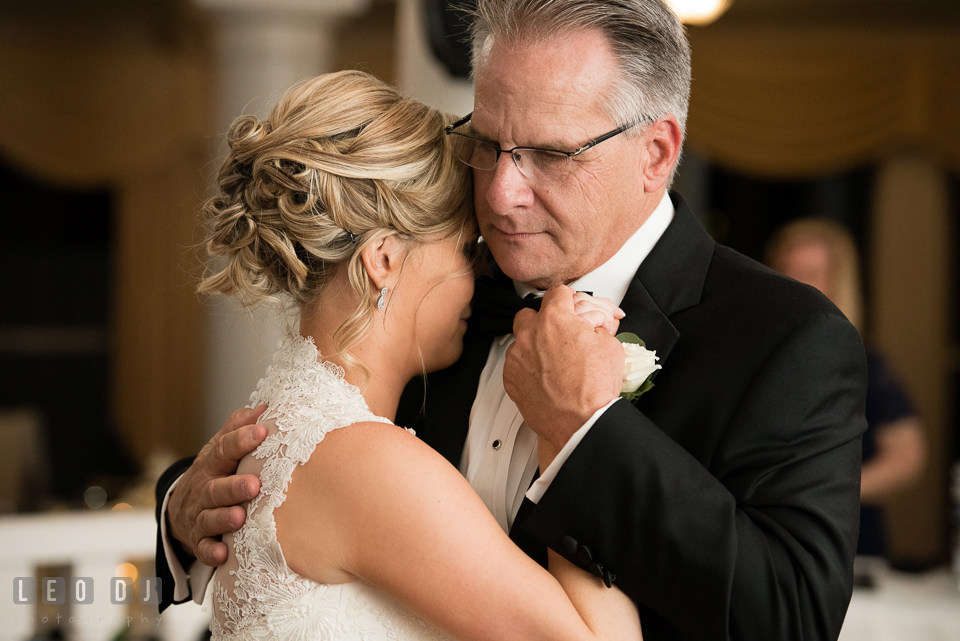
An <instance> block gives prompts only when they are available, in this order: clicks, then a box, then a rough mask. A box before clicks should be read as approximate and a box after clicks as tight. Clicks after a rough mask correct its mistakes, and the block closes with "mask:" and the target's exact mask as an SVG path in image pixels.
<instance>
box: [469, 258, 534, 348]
mask: <svg viewBox="0 0 960 641" xmlns="http://www.w3.org/2000/svg"><path fill="white" fill-rule="evenodd" d="M542 300H543V299H542V298H540V297H538V296H533V295H529V296H527V297H526V298H520V296H518V295H517V290H516V289H514V286H513V281H512V280H510V279H509V278H507V277H506V276H505V275H504V274H503V272H500V271H499V270H496V273H495V274H494V276H493V277H491V276H481V277H480V278H478V279H477V282H476V285H475V287H474V290H473V302H472V308H473V310H472V311H473V315H472V316H471V317H470V325H471V326H473V327H474V328H475V329H476V330H477V331H478V332H480V333H481V334H482V335H484V336H503V335H505V334H510V333H512V332H513V317H514V316H516V315H517V312H519V311H520V310H521V309H524V308H529V309H533V310H537V311H540V303H541V301H542Z"/></svg>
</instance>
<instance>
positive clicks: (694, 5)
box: [667, 0, 733, 26]
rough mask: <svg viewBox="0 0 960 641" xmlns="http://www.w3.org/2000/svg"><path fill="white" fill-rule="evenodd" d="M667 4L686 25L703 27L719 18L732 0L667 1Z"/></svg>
mask: <svg viewBox="0 0 960 641" xmlns="http://www.w3.org/2000/svg"><path fill="white" fill-rule="evenodd" d="M667 4H669V5H670V6H671V7H673V10H674V11H676V12H677V15H678V16H680V19H681V20H683V21H684V22H686V23H687V24H695V25H700V26H703V25H707V24H710V23H711V22H713V21H714V20H716V19H717V18H719V17H720V16H721V15H722V14H723V12H724V11H726V10H727V9H728V8H730V5H731V4H733V0H667Z"/></svg>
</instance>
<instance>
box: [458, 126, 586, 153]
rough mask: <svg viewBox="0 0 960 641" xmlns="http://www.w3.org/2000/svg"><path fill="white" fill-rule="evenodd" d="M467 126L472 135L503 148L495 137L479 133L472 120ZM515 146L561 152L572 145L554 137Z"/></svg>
mask: <svg viewBox="0 0 960 641" xmlns="http://www.w3.org/2000/svg"><path fill="white" fill-rule="evenodd" d="M468 126H469V128H470V129H469V132H470V133H471V134H473V135H474V136H476V137H477V138H482V139H484V140H486V141H489V142H492V143H494V144H496V145H497V146H498V147H500V148H503V145H502V144H501V143H500V141H499V140H496V139H494V138H491V137H490V136H486V135H484V134H482V133H480V132H479V131H477V128H476V127H474V126H473V123H472V122H471V123H469V124H468ZM515 146H516V147H521V148H525V147H529V148H531V149H546V150H548V151H563V152H566V151H568V150H569V149H568V148H570V149H572V148H573V147H571V146H570V145H569V144H567V143H564V142H560V141H558V140H556V139H553V140H548V141H546V142H539V143H524V144H522V145H515Z"/></svg>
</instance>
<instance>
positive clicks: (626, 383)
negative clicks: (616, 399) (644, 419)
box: [617, 332, 660, 401]
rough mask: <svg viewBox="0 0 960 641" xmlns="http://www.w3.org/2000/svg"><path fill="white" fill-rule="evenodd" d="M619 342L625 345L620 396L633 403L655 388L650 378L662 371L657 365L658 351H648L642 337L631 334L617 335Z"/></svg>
mask: <svg viewBox="0 0 960 641" xmlns="http://www.w3.org/2000/svg"><path fill="white" fill-rule="evenodd" d="M617 340H618V341H620V343H621V344H622V345H623V355H624V361H623V386H622V387H621V388H620V396H621V397H622V398H625V399H627V400H628V401H632V400H634V399H636V398H638V397H639V396H640V395H641V394H644V393H646V392H649V391H650V389H651V388H652V387H653V381H651V380H650V377H651V376H653V373H654V372H655V371H657V370H658V369H660V366H659V365H657V361H658V360H659V359H658V358H657V352H656V350H649V349H647V346H646V344H645V343H644V342H643V341H642V340H640V337H639V336H637V335H636V334H631V333H630V332H623V333H622V334H617Z"/></svg>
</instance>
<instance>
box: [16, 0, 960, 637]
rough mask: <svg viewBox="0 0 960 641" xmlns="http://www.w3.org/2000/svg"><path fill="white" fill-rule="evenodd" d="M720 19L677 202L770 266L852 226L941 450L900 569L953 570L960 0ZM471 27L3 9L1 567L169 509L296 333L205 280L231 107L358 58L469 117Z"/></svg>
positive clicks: (288, 16) (792, 6)
mask: <svg viewBox="0 0 960 641" xmlns="http://www.w3.org/2000/svg"><path fill="white" fill-rule="evenodd" d="M720 4H721V5H724V6H723V7H722V8H724V9H726V11H725V13H723V14H722V15H721V16H719V18H717V19H715V20H714V21H712V22H708V23H707V24H690V25H689V26H688V33H689V38H690V42H691V46H692V51H693V78H694V81H693V94H692V98H691V106H690V117H689V123H688V139H687V143H686V147H685V156H684V160H683V164H682V165H681V170H680V175H679V178H678V180H677V183H676V184H675V185H674V188H675V189H676V190H678V191H679V192H680V193H682V194H683V195H684V197H685V198H686V199H687V201H688V202H689V203H690V204H691V206H692V207H693V209H694V211H695V212H697V213H698V215H700V216H701V219H702V221H703V223H704V225H705V226H706V227H707V229H708V230H709V231H710V232H711V234H713V236H714V237H715V238H716V240H718V241H719V242H722V243H724V244H727V245H730V246H732V247H734V248H735V249H737V250H739V251H741V252H743V253H745V254H747V255H748V256H751V257H754V258H757V259H758V260H760V259H762V258H763V252H764V247H765V245H766V243H767V241H768V239H769V238H770V236H771V234H772V233H773V232H774V231H775V230H776V229H778V228H779V227H781V226H782V225H783V224H785V223H787V222H790V221H792V220H794V219H797V218H803V217H810V216H816V217H822V218H827V219H830V220H833V221H836V222H838V223H841V224H842V225H843V226H844V227H845V228H846V229H848V230H849V231H850V232H851V233H852V235H853V238H854V241H855V243H856V247H857V249H858V250H859V252H860V255H861V258H862V260H861V265H860V270H861V274H860V276H861V278H862V283H863V287H864V297H865V305H864V323H863V332H864V337H865V339H866V340H867V342H868V343H869V344H870V345H872V346H874V347H875V348H876V349H878V350H880V351H882V352H883V353H884V354H885V355H886V357H887V358H888V360H889V361H890V364H891V365H892V367H893V369H894V370H895V371H896V372H897V373H898V375H899V377H900V378H901V379H902V382H903V387H904V388H905V391H906V393H907V395H908V396H909V398H910V399H911V400H912V402H913V405H914V408H915V410H916V413H917V415H918V416H919V418H920V421H921V425H922V435H923V439H924V441H925V444H926V448H927V457H926V465H925V466H924V468H923V471H922V473H921V474H920V476H919V477H918V478H917V479H916V480H915V481H914V482H913V483H912V484H911V485H910V486H909V487H906V488H904V489H902V490H900V491H899V492H897V493H896V494H895V495H894V496H892V497H891V498H890V499H889V500H887V501H886V502H885V508H886V509H885V513H886V518H887V530H888V540H889V545H888V556H889V558H890V561H891V563H892V564H893V565H894V566H895V567H897V568H901V569H911V570H925V569H929V568H933V567H937V566H943V565H945V564H947V563H949V561H950V557H951V553H952V549H953V547H954V544H953V537H954V531H955V528H956V524H955V523H954V522H953V517H952V516H951V515H952V514H953V513H954V510H955V508H954V507H952V503H951V500H952V499H951V493H950V484H951V481H950V467H951V465H952V464H953V462H954V461H956V460H958V459H960V401H958V399H960V394H958V391H960V295H958V294H960V291H958V287H960V252H958V251H957V250H956V247H957V246H958V245H960V225H958V221H960V3H958V2H956V1H955V0H734V1H733V2H732V3H731V2H720ZM700 22H705V21H700ZM464 29H465V27H464V25H463V22H462V20H461V19H460V17H459V16H458V14H456V13H455V12H451V11H449V10H448V8H447V7H446V3H445V2H443V1H441V0H136V1H135V2H131V1H130V0H85V1H84V2H75V1H74V0H33V1H32V2H29V3H14V2H2V3H0V88H2V89H0V220H2V221H3V230H4V233H2V234H0V272H2V273H3V274H6V275H7V276H8V278H6V281H5V283H4V296H3V300H2V302H0V480H2V482H0V513H3V514H8V515H11V516H8V517H6V519H5V520H4V519H0V554H3V553H4V552H3V551H2V550H3V548H5V547H7V548H9V547H10V546H11V545H14V544H16V541H17V539H16V538H11V537H14V534H13V533H12V532H14V530H11V529H9V528H7V529H6V530H5V529H4V528H3V527H2V526H3V524H4V523H16V524H21V523H27V521H24V520H23V519H24V518H26V517H24V516H23V515H24V514H29V513H42V514H48V513H50V512H51V511H52V512H54V513H57V514H61V513H62V514H74V513H76V512H77V511H80V512H84V513H100V512H108V511H110V512H113V513H114V514H116V513H117V512H118V511H121V512H126V511H130V512H134V513H140V512H141V511H143V510H146V509H147V508H151V507H152V506H153V498H152V485H153V482H154V480H155V479H156V477H157V475H158V474H159V472H160V471H161V470H162V469H164V467H165V466H166V465H167V464H168V463H169V462H171V461H172V460H174V459H175V458H179V457H181V456H184V455H188V454H193V453H196V452H197V451H198V450H199V448H200V447H201V445H202V444H203V443H204V442H205V441H206V440H207V439H208V438H209V436H210V435H211V434H212V433H213V432H215V431H216V430H217V429H218V428H219V427H220V425H221V424H222V422H223V421H224V420H225V418H226V417H227V416H228V415H229V413H230V412H231V411H232V410H233V409H235V408H237V407H240V406H242V405H244V404H245V403H246V399H247V395H248V394H249V392H250V391H252V390H253V389H254V387H255V386H256V382H257V380H258V379H259V377H260V376H261V374H262V371H263V370H264V368H265V365H266V364H267V362H268V360H269V358H270V356H271V354H272V350H273V349H274V346H275V344H276V339H277V337H278V336H279V330H278V323H277V319H276V318H274V317H273V316H271V314H269V313H266V312H257V313H253V314H250V313H248V312H241V311H240V310H239V309H238V308H237V307H236V306H235V305H234V303H233V302H232V301H229V300H206V301H201V300H200V299H198V298H197V296H196V295H195V294H194V291H193V290H194V287H195V285H196V283H197V279H198V275H199V270H200V267H201V262H202V251H201V250H200V249H199V247H198V243H199V241H200V240H201V232H200V230H199V229H198V226H197V219H196V214H197V211H198V206H199V204H200V202H201V201H202V199H203V198H204V196H205V194H206V193H207V188H208V185H209V183H210V181H211V178H212V176H213V175H214V174H215V172H216V170H217V168H218V159H219V158H220V157H221V156H222V154H223V152H224V148H223V133H224V132H225V131H226V130H227V128H228V126H229V124H230V122H231V121H232V119H233V118H234V117H236V116H237V115H239V114H241V113H254V114H258V115H261V116H263V115H266V113H267V112H268V111H269V109H270V107H271V106H272V105H273V103H274V101H275V100H276V99H277V98H278V97H279V96H280V94H281V93H282V92H283V91H284V90H285V89H287V88H288V87H289V86H290V85H292V84H293V83H295V82H296V81H298V80H300V79H302V78H305V77H308V76H312V75H316V74H318V73H322V72H326V71H335V70H340V69H345V68H349V69H361V70H364V71H369V72H371V73H373V74H375V75H377V76H379V77H381V78H383V79H385V80H387V81H388V82H392V83H396V84H397V85H398V86H400V87H401V88H403V89H405V90H406V91H407V92H409V93H410V94H412V95H413V96H414V97H416V98H419V99H421V100H424V101H425V102H428V103H430V104H433V105H435V106H437V107H439V108H441V109H444V110H446V111H449V112H453V113H456V114H457V115H462V114H466V113H468V112H469V111H471V110H472V103H473V98H472V86H471V84H470V81H469V79H468V78H467V77H466V72H467V66H466V60H465V57H464V56H465V52H466V49H465V47H464V46H463V45H462V44H461V43H460V42H459V40H458V37H459V35H460V34H462V33H463V31H464ZM958 477H960V474H958ZM957 483H958V484H960V479H958V481H957ZM958 492H960V489H958ZM957 500H958V501H960V494H958V498H957ZM18 514H19V515H21V516H20V517H17V516H13V515H18ZM147 517H148V519H147V520H149V519H152V516H150V515H149V514H147ZM17 518H20V519H21V520H19V521H17V520H16V519H17ZM11 519H13V520H11ZM58 523H60V522H59V521H58ZM64 523H66V525H64V526H63V527H65V528H67V529H69V527H70V525H69V524H70V523H72V521H65V522H64ZM138 527H139V526H138ZM144 531H146V530H144ZM17 532H19V534H16V536H21V537H22V536H25V534H24V533H28V532H32V530H29V529H26V530H18V531H17ZM54 538H56V537H54ZM45 540H46V539H45ZM11 542H12V543H11ZM151 544H152V543H151V542H150V541H148V542H147V554H148V555H149V553H150V550H149V546H150V545H151ZM6 554H7V555H8V556H10V555H11V554H12V551H11V550H9V549H8V550H7V551H6ZM21 561H22V563H21ZM4 563H6V566H7V567H8V569H9V568H12V567H14V566H17V567H21V566H22V567H26V566H25V565H24V564H25V563H26V561H25V560H23V559H15V560H11V559H9V558H8V559H7V561H3V560H0V565H3V564H4ZM111 563H112V561H111ZM11 564H12V565H11ZM18 564H19V565H18ZM18 571H19V570H18ZM23 571H26V570H23ZM144 571H149V569H147V570H144ZM10 572H13V570H12V569H10ZM8 574H9V573H5V574H4V577H2V578H3V583H5V584H9V580H8V579H7V578H6V576H8ZM14 576H16V574H14ZM0 599H4V600H5V599H6V597H0ZM2 607H5V601H4V604H0V608H2ZM3 612H4V611H3V610H0V617H2V616H4V615H3ZM4 625H5V624H4V623H3V622H0V627H2V626H4ZM18 625H19V624H18ZM18 629H22V630H26V627H22V626H21V628H18ZM9 638H22V637H17V636H11V637H9ZM91 638H92V637H91Z"/></svg>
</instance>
